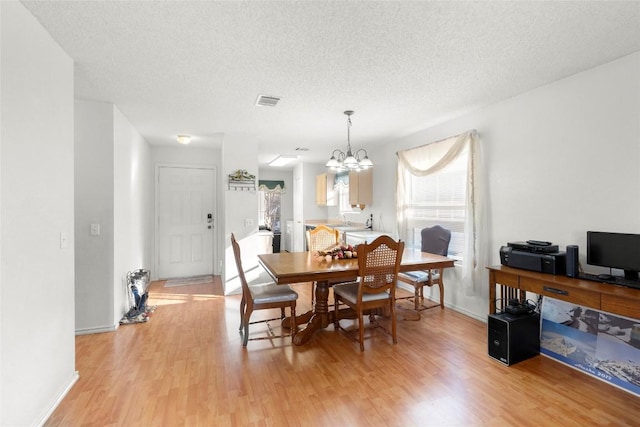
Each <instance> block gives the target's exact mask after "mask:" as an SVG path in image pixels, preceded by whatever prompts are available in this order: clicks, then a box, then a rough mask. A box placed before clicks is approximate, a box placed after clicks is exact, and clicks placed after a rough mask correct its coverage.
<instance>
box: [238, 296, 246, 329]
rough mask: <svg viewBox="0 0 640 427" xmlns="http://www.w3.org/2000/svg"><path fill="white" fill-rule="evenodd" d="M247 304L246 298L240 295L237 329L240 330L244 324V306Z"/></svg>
mask: <svg viewBox="0 0 640 427" xmlns="http://www.w3.org/2000/svg"><path fill="white" fill-rule="evenodd" d="M246 306H247V300H246V299H245V298H244V295H243V296H242V299H241V300H240V328H238V330H240V331H242V326H244V323H243V321H244V308H245V307H246Z"/></svg>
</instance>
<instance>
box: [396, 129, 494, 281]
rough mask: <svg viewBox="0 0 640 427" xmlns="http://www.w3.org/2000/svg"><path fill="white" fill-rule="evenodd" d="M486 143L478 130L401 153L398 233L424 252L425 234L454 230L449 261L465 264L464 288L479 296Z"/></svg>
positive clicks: (399, 162)
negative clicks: (483, 151)
mask: <svg viewBox="0 0 640 427" xmlns="http://www.w3.org/2000/svg"><path fill="white" fill-rule="evenodd" d="M480 154H481V153H480V139H479V137H478V134H477V132H476V131H475V130H473V131H469V132H465V133H463V134H460V135H458V136H454V137H451V138H448V139H445V140H442V141H438V142H434V143H431V144H427V145H423V146H421V147H417V148H412V149H410V150H404V151H399V152H398V175H397V176H398V181H397V200H398V204H397V218H398V233H399V235H400V237H401V238H402V239H404V240H405V241H406V242H407V246H412V247H420V243H421V241H420V239H421V237H420V231H421V230H422V229H423V228H424V227H429V226H432V225H435V224H440V225H442V226H443V227H446V228H448V229H450V230H451V242H450V244H449V256H450V257H451V258H454V259H457V260H459V261H461V262H459V263H456V265H457V266H459V267H460V268H461V277H460V279H461V280H462V283H463V286H464V287H465V288H466V289H467V290H470V291H471V292H473V291H474V290H475V289H479V286H480V285H479V284H480V283H482V282H481V281H482V279H481V278H482V277H484V271H483V268H484V266H485V265H486V264H485V258H486V250H484V236H483V231H484V228H485V227H483V226H482V225H483V215H482V204H483V197H482V184H481V181H482V173H481V155H480Z"/></svg>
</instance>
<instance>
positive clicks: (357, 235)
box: [344, 230, 397, 246]
mask: <svg viewBox="0 0 640 427" xmlns="http://www.w3.org/2000/svg"><path fill="white" fill-rule="evenodd" d="M380 236H390V237H392V238H393V239H395V240H397V237H396V236H394V235H393V234H391V233H385V232H384V231H374V230H360V231H345V233H344V242H345V243H346V244H348V245H353V246H355V245H358V244H360V243H371V242H373V241H374V240H375V239H377V238H378V237H380Z"/></svg>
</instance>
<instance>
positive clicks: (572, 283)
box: [487, 265, 640, 319]
mask: <svg viewBox="0 0 640 427" xmlns="http://www.w3.org/2000/svg"><path fill="white" fill-rule="evenodd" d="M487 269H488V270H489V314H493V313H495V312H496V309H497V308H500V309H501V310H504V308H505V306H506V304H507V302H508V299H509V298H517V299H518V300H520V301H524V300H525V298H526V292H531V293H534V294H538V295H542V296H546V297H550V298H555V299H559V300H563V301H567V302H571V303H574V304H578V305H583V306H586V307H591V308H595V309H597V310H602V311H606V312H609V313H612V314H618V315H620V316H625V317H630V318H632V319H640V289H634V288H629V287H624V286H616V285H611V284H607V283H599V282H592V281H589V280H581V279H574V278H571V277H567V276H564V275H554V274H544V273H537V272H534V271H528V270H520V269H517V268H512V267H507V266H504V265H499V266H492V267H487Z"/></svg>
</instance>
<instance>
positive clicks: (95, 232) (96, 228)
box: [91, 224, 100, 236]
mask: <svg viewBox="0 0 640 427" xmlns="http://www.w3.org/2000/svg"><path fill="white" fill-rule="evenodd" d="M91 235H92V236H99V235H100V224H91Z"/></svg>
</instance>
